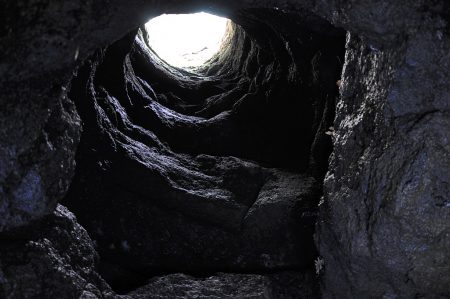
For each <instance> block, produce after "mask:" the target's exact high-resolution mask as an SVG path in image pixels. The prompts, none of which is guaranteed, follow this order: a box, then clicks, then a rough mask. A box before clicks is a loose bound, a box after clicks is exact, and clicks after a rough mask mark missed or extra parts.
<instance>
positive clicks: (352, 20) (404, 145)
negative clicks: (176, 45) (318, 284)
mask: <svg viewBox="0 0 450 299" xmlns="http://www.w3.org/2000/svg"><path fill="white" fill-rule="evenodd" d="M200 8H201V9H203V8H207V9H208V10H211V11H213V12H217V13H221V14H224V15H228V16H229V17H230V18H232V19H233V20H235V22H236V23H237V24H239V25H240V26H241V27H240V28H242V30H241V29H239V30H235V37H239V36H241V38H237V40H238V41H240V42H239V43H232V45H233V46H231V47H228V48H227V49H224V53H226V55H223V56H222V57H217V58H216V60H215V61H213V63H212V64H211V65H210V67H209V68H206V69H204V70H203V71H204V73H205V74H207V75H209V76H219V77H220V80H219V79H218V80H206V81H202V80H200V79H199V78H198V77H197V78H194V77H195V76H194V77H190V75H188V74H186V73H185V72H182V71H175V73H173V72H172V73H171V71H170V68H167V66H164V64H163V63H160V62H157V63H154V64H153V67H156V68H152V66H150V65H149V64H146V63H142V62H145V61H146V60H148V59H149V58H151V59H153V61H154V62H155V61H157V59H156V58H155V57H149V56H145V55H144V52H142V51H141V49H142V47H139V45H138V44H136V43H134V44H133V41H134V35H133V34H131V37H130V38H129V39H128V43H127V42H125V43H124V44H122V46H123V47H122V48H121V49H120V46H119V49H118V50H120V51H122V52H121V56H120V55H119V56H117V55H112V56H111V55H110V56H108V55H107V51H106V52H105V51H104V50H103V51H102V52H101V53H100V54H98V55H97V56H94V57H95V58H91V60H90V62H86V63H85V65H84V67H83V68H81V69H80V70H79V72H78V79H77V80H75V81H73V83H74V85H73V87H72V94H71V96H70V97H68V96H67V92H68V90H69V86H68V82H69V81H70V80H71V77H72V73H73V71H74V69H75V68H76V67H77V66H79V63H81V61H83V60H85V59H86V58H87V57H89V56H90V55H91V54H93V52H94V50H95V49H98V48H101V47H106V46H108V45H111V44H112V43H114V41H117V40H119V39H121V38H122V37H123V36H124V35H125V34H126V33H127V32H129V31H130V30H133V29H135V28H136V27H137V26H139V25H142V24H143V23H144V22H145V21H146V20H147V19H148V18H150V17H152V16H155V15H158V14H160V13H163V12H167V13H170V12H189V11H195V10H198V9H200ZM311 12H312V13H315V14H317V15H319V16H322V17H323V18H325V19H326V20H328V21H330V22H331V23H333V24H334V25H336V26H337V27H341V28H344V29H345V30H347V31H349V34H348V36H347V43H346V55H345V62H344V70H343V73H342V78H341V80H340V99H339V102H338V104H337V108H336V118H335V120H334V129H332V130H330V131H329V132H328V134H331V135H332V139H333V142H334V152H333V154H332V156H331V158H330V163H329V165H328V163H327V161H326V157H327V155H328V153H329V152H330V151H331V147H330V139H327V138H329V137H328V136H326V135H325V134H324V133H325V131H327V130H328V128H329V126H330V124H331V123H332V119H333V117H334V113H333V112H334V101H333V99H334V95H335V92H336V91H335V90H333V88H332V87H331V86H333V87H335V86H334V84H335V81H336V79H337V78H336V76H335V74H336V73H337V72H339V67H340V64H339V63H337V64H336V59H335V58H334V56H335V55H334V54H336V53H337V51H336V49H332V45H334V44H335V42H333V41H331V39H333V38H337V39H338V40H340V38H341V37H340V36H339V34H337V35H336V34H335V33H336V31H335V29H333V28H332V27H331V26H329V24H327V23H326V22H323V21H318V18H317V17H316V16H313V15H312V14H311ZM449 19H450V9H449V4H448V3H447V1H444V0H437V1H425V0H419V1H415V0H414V1H413V0H398V1H388V0H379V1H365V0H340V1H337V0H330V1H294V0H292V1H276V0H273V1H272V0H267V1H250V0H243V1H239V3H234V2H233V3H231V2H230V1H228V0H223V1H206V0H205V1H164V3H162V2H161V1H137V0H130V1H120V0H112V1H110V0H108V1H106V0H105V1H58V2H55V1H48V0H39V1H21V0H17V1H2V2H1V3H0V52H1V59H0V90H1V95H0V297H1V298H3V297H6V298H79V297H82V298H95V297H98V298H108V297H115V296H116V295H115V293H114V292H112V291H111V289H110V288H109V286H108V285H107V284H106V283H105V282H104V281H103V280H102V279H101V278H100V277H99V275H98V274H97V271H96V270H95V268H96V266H95V260H96V252H95V250H94V242H93V241H92V240H91V239H90V238H89V236H88V235H87V233H86V232H85V231H84V229H83V228H81V226H80V225H79V224H77V223H76V220H75V218H74V217H73V215H72V214H71V213H70V212H69V211H68V210H67V209H66V208H64V207H62V206H58V205H57V202H58V201H59V200H60V199H61V198H63V197H64V195H65V193H66V191H67V189H68V187H69V185H70V184H71V183H72V176H73V173H74V169H75V158H74V157H75V151H76V148H77V144H78V141H79V139H80V130H81V123H82V122H84V124H85V130H84V133H83V136H82V137H81V140H82V141H81V145H80V148H79V154H78V156H79V157H82V158H81V159H78V161H77V162H78V165H79V166H78V171H77V176H76V178H75V181H74V182H73V183H72V188H71V189H72V190H71V195H70V196H69V197H68V199H67V202H68V203H71V206H72V208H73V209H74V210H76V211H77V212H78V213H79V215H78V216H79V218H80V219H82V220H81V221H82V222H83V223H85V224H87V226H86V227H87V229H88V230H89V231H90V234H92V235H93V236H94V237H95V238H98V239H99V240H100V242H99V243H101V242H103V244H99V245H100V246H101V248H103V249H100V251H101V253H102V256H104V257H106V258H105V259H106V260H107V259H108V257H109V258H111V257H113V258H116V257H117V256H120V257H121V258H124V257H126V258H125V261H130V264H133V263H134V266H136V265H139V264H140V263H141V262H142V261H143V258H144V257H149V258H148V259H147V260H144V261H145V262H146V263H147V264H151V265H155V264H156V262H155V261H159V262H161V264H162V265H164V266H167V265H168V264H171V265H174V268H176V267H177V266H179V264H180V263H181V262H186V261H184V260H183V259H182V257H183V253H184V252H189V254H190V257H191V258H192V259H190V260H189V261H188V262H187V263H186V264H184V267H190V266H192V265H191V264H189V263H192V264H195V265H199V264H202V265H207V264H208V263H207V262H208V259H213V258H214V257H218V259H219V261H216V260H214V262H215V263H218V264H221V265H224V264H226V265H233V266H236V265H240V266H242V265H244V266H248V265H251V266H252V267H254V266H255V265H257V266H259V267H267V268H270V267H274V266H279V265H287V264H289V263H292V261H294V264H296V265H300V264H301V263H302V262H305V261H306V262H307V263H311V261H312V256H313V254H314V248H313V244H312V242H311V234H312V225H313V224H312V222H313V221H314V220H315V219H316V207H315V205H310V204H312V203H314V199H315V200H317V199H318V196H319V194H320V190H319V189H320V187H321V182H320V179H321V176H322V175H323V173H324V172H325V171H326V170H327V168H328V170H329V172H328V174H327V175H326V178H325V182H324V195H323V200H322V201H321V203H320V211H319V216H318V223H317V226H316V227H317V230H316V234H315V236H316V245H317V249H318V251H319V254H320V258H319V259H318V260H317V270H318V272H319V273H320V277H321V281H322V294H323V296H324V297H325V298H370V297H383V298H415V297H424V298H446V297H450V293H449V287H448V286H449V285H450V266H449V265H450V256H449V255H450V251H449V250H448V248H450V231H449V230H450V220H449V219H450V212H449V211H450V202H449V194H450V190H449V181H450V179H449V171H448V170H449V169H450V165H449V163H450V162H449V161H450V159H449V158H450V157H449V152H450V148H449V147H450V145H449V139H448V138H449V137H448V136H449V135H448V132H449V131H450V117H449V103H450V90H449V89H450V79H449V78H450V75H449V69H450V51H449V49H450V33H449V32H450V30H449ZM328 31H329V33H330V34H326V33H327V32H328ZM299 33H301V36H300V35H298V34H299ZM324 36H326V38H323V37H324ZM317 37H319V38H317ZM112 48H113V47H110V48H109V51H110V53H111V52H112V51H111V49H112ZM116 50H117V48H116ZM327 50H329V51H328V52H327ZM319 52H320V53H319ZM116 54H117V53H116ZM155 59H156V60H155ZM227 61H228V63H227ZM98 74H102V76H97V75H98ZM108 77H111V78H108ZM174 78H175V79H174ZM177 78H178V79H177ZM180 78H181V79H180ZM224 78H226V80H224ZM240 78H241V79H242V78H244V79H245V80H239V79H240ZM108 80H110V81H108ZM280 82H281V83H280ZM155 83H157V84H156V85H155ZM74 88H75V89H76V91H74ZM199 91H201V94H202V97H199ZM293 95H294V96H293ZM74 97H76V98H77V99H78V100H77V101H78V102H77V109H78V111H76V110H75V108H74V107H75V106H74V103H73V101H72V100H73V99H75V98H74ZM302 97H303V99H306V102H305V101H304V102H295V101H294V103H293V102H292V99H298V98H302ZM83 101H84V102H83ZM199 107H200V108H201V109H199ZM224 112H225V113H224ZM283 113H285V115H288V116H289V117H286V118H285V119H283V118H277V117H274V116H275V115H278V116H279V115H283ZM80 115H81V119H80ZM296 120H299V121H298V122H297V121H296ZM248 124H251V126H248ZM242 128H246V130H242ZM283 128H285V130H283ZM287 128H290V129H287ZM199 132H200V133H199ZM195 136H197V139H196V142H195V143H194V142H192V140H194V137H195ZM293 136H295V137H293ZM297 136H299V138H298V139H297ZM199 137H201V138H199ZM243 145H244V146H243ZM230 155H232V156H235V157H234V158H231V157H227V156H230ZM248 159H250V160H252V161H248ZM163 166H164V167H163ZM279 168H289V170H288V171H287V170H280V169H279ZM305 171H307V172H308V173H307V174H299V172H305ZM295 172H296V173H295ZM313 177H314V178H313ZM144 181H145V183H144ZM105 186H106V188H105ZM155 186H156V187H155ZM149 195H150V196H149ZM310 195H314V196H313V197H314V198H313V199H312V200H310V199H311V198H310ZM111 198H114V199H115V200H113V201H111V200H109V199H111ZM218 198H220V199H221V201H218V200H216V199H218ZM116 199H117V200H116ZM118 199H120V200H118ZM148 199H150V200H148ZM55 207H56V210H55ZM106 210H107V211H108V213H105V211H106ZM218 211H220V212H218ZM97 216H98V220H99V222H102V223H100V224H99V223H94V222H95V221H93V220H94V219H95V218H96V217H97ZM161 219H163V220H164V221H160V220H161ZM193 219H194V220H193ZM278 219H279V221H278ZM100 220H101V221H100ZM108 221H109V222H108ZM37 223H39V225H37ZM105 223H107V225H104V224H105ZM305 225H306V226H305ZM148 227H151V228H153V230H151V229H147V228H148ZM18 228H20V229H19V230H18ZM99 228H100V229H99ZM105 228H107V229H111V230H110V231H106V234H105ZM96 229H98V230H96ZM112 232H113V233H112ZM173 232H176V233H178V234H172V233H173ZM237 232H239V233H237ZM297 232H301V234H297ZM146 234H147V235H146ZM140 235H141V236H143V237H145V238H146V240H147V242H146V243H145V246H142V244H140V242H139V236H140ZM129 236H133V239H132V240H130V239H129V238H128V237H129ZM174 236H175V237H176V238H177V239H176V242H175V241H174ZM199 236H201V238H200V239H199ZM114 238H116V239H114ZM111 239H114V240H113V241H114V242H109V241H111ZM156 239H158V240H157V241H158V242H148V241H149V240H152V241H154V240H156ZM195 240H196V241H198V240H200V241H199V242H198V244H195V246H193V245H192V244H194V241H195ZM274 240H276V241H274ZM108 242H109V243H108ZM174 242H175V243H174ZM214 242H215V243H214ZM212 243H214V244H216V245H215V246H211V244H212ZM173 244H176V245H177V246H175V247H172V246H171V245H173ZM186 244H188V245H186ZM230 244H232V245H230ZM253 244H256V245H255V246H252V245H253ZM280 244H283V246H279V245H280ZM305 244H306V246H305ZM111 245H112V246H111ZM183 246H185V248H184V247H183ZM109 247H110V250H111V252H113V254H111V255H110V256H108V254H107V252H108V250H109V249H108V248H109ZM174 248H175V249H176V250H175V252H173V251H172V252H170V254H167V252H168V250H169V249H170V250H173V249H174ZM205 248H206V249H207V248H210V249H211V250H210V251H207V252H205V250H204V249H205ZM305 248H306V250H305ZM184 249H186V250H187V251H183V250H184ZM222 249H223V250H222ZM252 250H253V251H252ZM264 250H267V251H269V253H268V254H267V255H263V254H262V251H264ZM105 252H106V253H105ZM147 252H150V253H151V254H152V255H147V256H146V253H147ZM239 252H245V253H246V254H244V255H243V256H239V255H238V254H237V253H239ZM255 252H256V253H257V254H253V253H255ZM249 253H251V254H249ZM164 254H167V256H171V258H173V257H174V256H176V257H177V258H178V259H173V260H170V259H159V257H161V256H163V255H164ZM203 254H204V257H207V258H206V259H203V260H202V258H201V257H200V258H197V259H195V258H194V257H195V256H199V255H203ZM155 257H157V258H155ZM174 261H176V262H174ZM244 261H245V262H244ZM179 262H180V263H179ZM103 267H104V269H103V273H107V272H108V271H109V272H111V273H113V275H112V276H113V277H116V278H117V277H119V279H121V278H122V277H123V276H120V275H123V273H124V270H123V269H117V268H116V267H115V265H111V264H108V263H106V265H105V264H103ZM105 269H106V271H105ZM135 269H136V268H135ZM114 271H117V272H114ZM130 273H131V274H130ZM130 273H128V274H129V275H128V274H127V275H128V276H131V277H133V275H135V274H136V273H134V272H133V271H130ZM119 274H120V275H119ZM127 275H125V276H127ZM273 279H274V278H273V277H270V276H269V277H267V276H261V275H249V276H245V277H244V276H240V275H234V274H217V275H215V276H209V277H208V278H193V277H189V276H186V275H171V276H167V277H161V278H155V279H154V280H152V281H150V282H149V285H148V286H147V288H141V289H139V290H137V291H136V292H135V293H133V294H130V297H131V298H133V297H136V298H145V297H146V296H148V293H149V292H154V291H153V290H155V289H156V290H158V291H159V292H160V294H162V295H161V296H166V297H174V296H183V295H184V294H191V295H192V296H198V295H204V294H206V295H205V296H207V295H211V296H212V295H218V296H219V295H226V294H231V295H232V296H233V295H236V294H239V296H241V295H242V296H247V295H248V296H253V295H254V297H255V296H256V297H258V296H261V297H262V298H265V297H267V298H270V297H273V298H279V297H283V296H287V297H289V296H291V295H292V294H291V293H277V292H276V291H274V288H272V287H273V284H272V282H273ZM237 280H239V281H246V282H248V284H247V285H248V286H249V288H247V289H246V288H244V287H243V286H242V285H240V286H239V287H237V288H236V289H237V290H238V291H239V292H241V291H242V292H244V293H245V294H244V293H242V292H241V293H239V292H238V293H236V292H234V290H231V289H229V288H228V287H224V285H225V284H229V283H231V284H232V283H236V284H238V283H237V282H236V281H237ZM280 280H286V281H289V282H290V283H292V284H302V283H304V282H305V281H306V280H301V279H300V280H298V279H292V280H291V279H290V278H289V276H283V278H282V279H279V280H278V281H280ZM311 280H312V279H309V281H311ZM308 284H310V282H309V283H306V285H308ZM268 285H269V287H268ZM276 285H278V284H276ZM211 286H214V287H215V289H214V290H215V291H216V292H215V293H214V292H213V293H205V291H206V290H205V289H206V288H210V287H211ZM263 288H264V290H266V291H267V292H265V293H264V294H261V289H263ZM275 290H278V286H276V287H275ZM233 292H234V293H233ZM298 292H302V290H300V291H298ZM304 292H305V293H302V294H308V296H309V294H314V292H311V290H310V289H306V290H304ZM180 293H181V294H182V295H180ZM292 296H294V297H295V295H292ZM305 296H306V295H305ZM299 297H301V296H299ZM123 298H126V297H123Z"/></svg>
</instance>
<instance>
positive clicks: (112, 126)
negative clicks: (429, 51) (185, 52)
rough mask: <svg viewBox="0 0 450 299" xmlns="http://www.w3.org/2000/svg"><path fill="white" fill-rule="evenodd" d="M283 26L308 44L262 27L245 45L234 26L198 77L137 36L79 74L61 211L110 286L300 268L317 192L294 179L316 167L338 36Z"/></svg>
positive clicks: (309, 255)
mask: <svg viewBox="0 0 450 299" xmlns="http://www.w3.org/2000/svg"><path fill="white" fill-rule="evenodd" d="M254 13H255V14H256V15H257V16H260V15H263V14H264V11H260V10H258V11H255V12H254ZM280 17H282V16H281V15H278V16H276V18H280ZM283 17H284V18H288V17H289V18H293V16H288V15H284V16H283ZM312 20H314V19H312ZM320 22H323V21H320V20H314V23H313V24H321V23H320ZM282 25H284V24H280V25H279V26H280V28H283V26H282ZM297 26H298V30H299V31H300V30H301V31H302V32H304V38H305V39H308V40H310V42H309V43H308V44H306V45H305V46H302V45H301V44H299V43H294V41H295V40H294V39H292V45H291V48H292V49H291V48H288V49H287V50H286V45H285V44H284V42H280V41H279V39H280V36H279V35H276V34H275V32H276V31H274V32H273V36H270V38H268V39H264V38H262V37H261V36H258V35H257V36H258V37H259V38H260V40H258V43H256V42H254V41H253V39H251V38H249V37H248V35H247V33H245V32H244V31H243V29H242V28H241V27H239V26H237V25H234V26H233V27H232V28H231V29H230V30H234V31H231V32H230V35H232V36H231V37H230V39H231V41H230V44H229V45H228V47H227V48H226V49H223V55H222V56H220V57H217V61H216V60H214V61H213V62H211V64H210V65H209V66H208V67H207V68H205V69H204V70H202V71H201V72H200V73H198V74H196V73H191V74H189V73H188V72H186V71H183V70H178V69H175V68H173V67H170V66H168V65H166V64H165V63H164V62H162V61H160V60H159V59H158V57H157V56H156V55H155V54H154V53H153V52H152V51H151V50H150V49H149V48H148V47H147V46H146V45H145V36H143V32H140V33H139V34H138V35H137V36H136V32H132V33H130V34H129V35H128V36H127V37H125V38H124V39H122V40H120V41H118V42H117V43H115V44H114V45H112V46H110V47H109V48H108V49H106V50H104V51H100V52H99V53H98V54H97V55H96V56H94V57H92V59H91V60H90V61H88V62H86V65H85V66H84V67H83V68H81V69H80V70H79V72H78V75H77V78H75V79H74V80H73V81H72V88H71V92H70V98H71V99H73V100H74V101H75V103H76V106H77V109H78V111H79V113H80V116H81V118H82V119H83V124H84V132H83V136H82V139H81V143H80V146H79V149H78V153H77V161H78V168H77V174H76V176H75V178H74V181H73V184H72V186H71V188H70V191H69V194H68V196H67V198H66V199H65V201H64V202H65V204H67V205H68V206H69V207H70V208H71V210H73V211H74V212H75V213H76V214H77V215H79V220H80V222H81V223H82V224H83V225H84V226H85V227H86V229H87V230H88V231H89V233H90V235H91V236H92V237H93V238H94V239H95V240H96V242H97V243H98V245H99V253H100V255H101V256H102V264H101V269H102V271H101V272H102V274H103V275H104V277H105V279H107V280H108V281H109V282H110V283H112V284H113V285H114V287H118V288H121V285H122V284H124V281H129V280H130V278H127V276H130V275H131V276H132V277H134V276H136V275H137V276H139V275H138V274H139V273H141V274H142V273H153V272H167V271H172V272H177V271H210V272H211V271H224V270H227V271H243V270H244V271H255V270H268V269H278V268H297V269H298V268H299V267H311V266H312V264H313V260H314V256H315V249H314V245H313V239H312V234H313V229H314V222H315V216H316V206H317V202H318V199H319V197H320V184H318V183H317V181H316V180H315V179H314V178H313V177H311V175H308V174H299V173H298V171H299V170H302V171H304V172H305V171H307V169H308V163H309V162H310V160H313V161H317V163H319V162H322V163H324V161H325V160H326V158H327V155H326V154H325V156H323V155H324V154H323V153H321V154H317V155H316V156H315V157H310V153H311V152H314V153H316V152H317V153H319V151H316V150H315V149H314V147H313V146H312V143H313V138H314V137H315V135H316V134H322V135H324V136H325V134H324V130H325V128H326V121H327V120H324V118H328V121H331V119H332V117H330V116H329V114H330V113H332V112H331V111H330V110H331V109H330V107H334V105H333V104H334V99H333V95H334V93H335V92H337V87H336V84H335V82H336V80H337V78H338V73H339V65H338V59H337V58H336V55H339V54H340V53H342V52H343V51H342V49H341V48H340V47H339V45H340V44H339V41H340V39H341V38H342V37H343V36H342V32H339V31H337V30H335V31H333V30H331V31H327V32H326V34H322V33H321V32H320V31H319V32H311V31H309V30H308V29H307V28H305V27H304V26H305V24H304V23H301V22H299V23H298V24H297ZM254 27H255V25H253V27H249V28H254ZM264 43H267V44H269V45H271V46H272V47H274V50H273V51H278V52H276V53H279V56H278V57H277V58H278V59H279V61H277V60H276V61H274V60H273V54H272V53H271V51H266V50H264V48H263V47H262V46H261V45H264ZM280 44H281V45H282V46H281V45H280ZM327 46H329V48H328V49H327ZM294 49H298V51H301V53H302V55H300V53H297V54H295V55H294V54H292V53H296V52H297V51H294ZM236 52H241V55H239V56H238V55H236ZM221 59H223V61H221ZM333 59H334V60H333ZM258 60H259V62H258ZM324 61H326V62H329V61H331V62H334V63H330V65H328V66H327V65H325V63H324ZM263 63H264V65H263ZM257 64H259V65H260V66H259V68H258V67H257ZM205 72H206V73H207V74H208V75H207V76H205V75H203V74H202V73H205ZM333 74H334V77H333ZM284 76H291V77H292V78H291V80H290V81H287V82H286V81H284V80H282V79H281V78H284ZM299 81H306V82H309V85H307V86H301V85H299V84H298V82H299ZM330 81H331V83H330ZM271 82H272V83H271ZM318 89H322V90H321V91H320V92H318ZM311 97H313V99H311ZM325 107H327V108H328V110H327V109H325ZM310 113H311V114H312V115H309V114H310ZM320 126H322V127H320ZM319 127H320V128H319ZM294 132H300V133H301V135H300V136H298V137H297V136H296V135H295V133H294ZM319 132H321V133H319ZM280 136H281V137H280ZM289 137H292V138H289ZM330 142H331V140H330V139H329V138H328V140H327V139H325V140H322V141H320V140H319V141H317V140H316V141H315V143H314V144H315V145H316V146H318V147H319V146H320V145H321V146H322V147H326V145H327V144H329V143H330ZM311 148H313V149H311ZM292 149H294V150H292ZM322 152H326V150H324V149H322ZM299 153H304V154H303V155H299ZM232 156H234V157H232ZM311 156H312V155H311ZM244 158H251V159H252V160H253V161H252V162H251V161H248V160H245V159H244ZM316 158H317V159H316ZM287 163H291V164H290V165H288V164H287ZM262 165H264V166H262ZM274 166H285V167H289V168H291V169H293V170H296V172H292V171H286V170H280V169H278V168H273V167H274ZM316 170H317V169H316ZM311 173H312V174H313V175H317V176H318V177H320V176H322V175H323V170H322V172H321V171H319V170H318V171H315V172H313V171H311ZM130 273H131V274H130Z"/></svg>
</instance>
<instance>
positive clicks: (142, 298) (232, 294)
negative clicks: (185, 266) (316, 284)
mask: <svg viewBox="0 0 450 299" xmlns="http://www.w3.org/2000/svg"><path fill="white" fill-rule="evenodd" d="M313 275H314V274H312V273H306V274H300V273H295V272H282V273H278V274H267V275H256V274H227V273H218V274H217V275H214V276H209V277H206V278H195V277H191V276H187V275H183V274H172V275H167V276H163V277H156V278H153V279H152V280H151V281H149V282H148V284H147V285H145V286H144V287H142V288H139V289H137V290H136V291H133V292H131V293H130V294H128V295H129V296H131V297H132V298H136V299H147V298H255V299H256V298H258V299H266V298H314V297H316V296H317V290H316V289H314V288H310V287H309V286H311V280H313ZM305 286H306V287H305Z"/></svg>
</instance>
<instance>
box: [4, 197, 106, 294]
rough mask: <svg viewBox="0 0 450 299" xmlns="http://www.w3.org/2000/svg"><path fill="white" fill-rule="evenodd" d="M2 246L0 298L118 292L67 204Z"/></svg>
mask: <svg viewBox="0 0 450 299" xmlns="http://www.w3.org/2000/svg"><path fill="white" fill-rule="evenodd" d="M18 235H20V238H18V237H17V236H18ZM0 245H1V246H0V261H1V263H0V297H1V298H112V297H113V296H115V294H114V292H112V291H111V289H110V288H109V286H108V285H107V284H106V283H105V282H104V281H103V279H102V278H101V277H100V276H99V275H98V274H97V273H96V272H95V263H96V261H97V259H98V255H97V253H96V251H95V249H94V244H93V242H92V241H91V239H90V238H89V236H88V234H87V233H86V231H85V230H84V229H83V228H82V227H81V226H80V225H79V224H78V223H77V222H76V218H75V216H74V215H73V214H72V213H71V212H69V211H68V210H67V209H66V208H65V207H64V206H61V205H58V207H57V208H56V210H55V212H54V213H53V214H52V215H49V216H47V217H46V218H45V219H43V220H42V221H40V222H39V223H35V225H34V227H33V229H31V230H27V231H26V232H16V233H15V234H14V239H12V237H11V238H9V239H8V238H2V239H1V240H0Z"/></svg>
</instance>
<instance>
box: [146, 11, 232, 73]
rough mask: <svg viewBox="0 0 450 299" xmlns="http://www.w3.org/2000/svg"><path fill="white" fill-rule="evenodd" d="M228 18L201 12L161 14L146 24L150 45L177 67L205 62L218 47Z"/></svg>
mask: <svg viewBox="0 0 450 299" xmlns="http://www.w3.org/2000/svg"><path fill="white" fill-rule="evenodd" d="M227 21H228V20H227V19H225V18H221V17H217V16H214V15H211V14H207V13H204V12H201V13H195V14H181V15H161V16H159V17H156V18H154V19H151V20H150V21H149V22H147V23H146V24H145V27H146V29H147V32H148V35H149V44H150V47H151V48H152V49H153V50H154V51H155V52H156V53H157V54H158V56H159V57H160V58H161V59H163V60H165V61H166V62H167V63H169V64H171V65H173V66H177V67H195V66H200V65H202V64H204V63H205V62H206V61H207V60H208V59H210V58H211V57H212V56H213V55H214V54H215V53H217V51H218V50H219V48H220V45H221V42H222V38H223V37H224V35H225V31H226V27H227V26H226V25H227Z"/></svg>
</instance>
